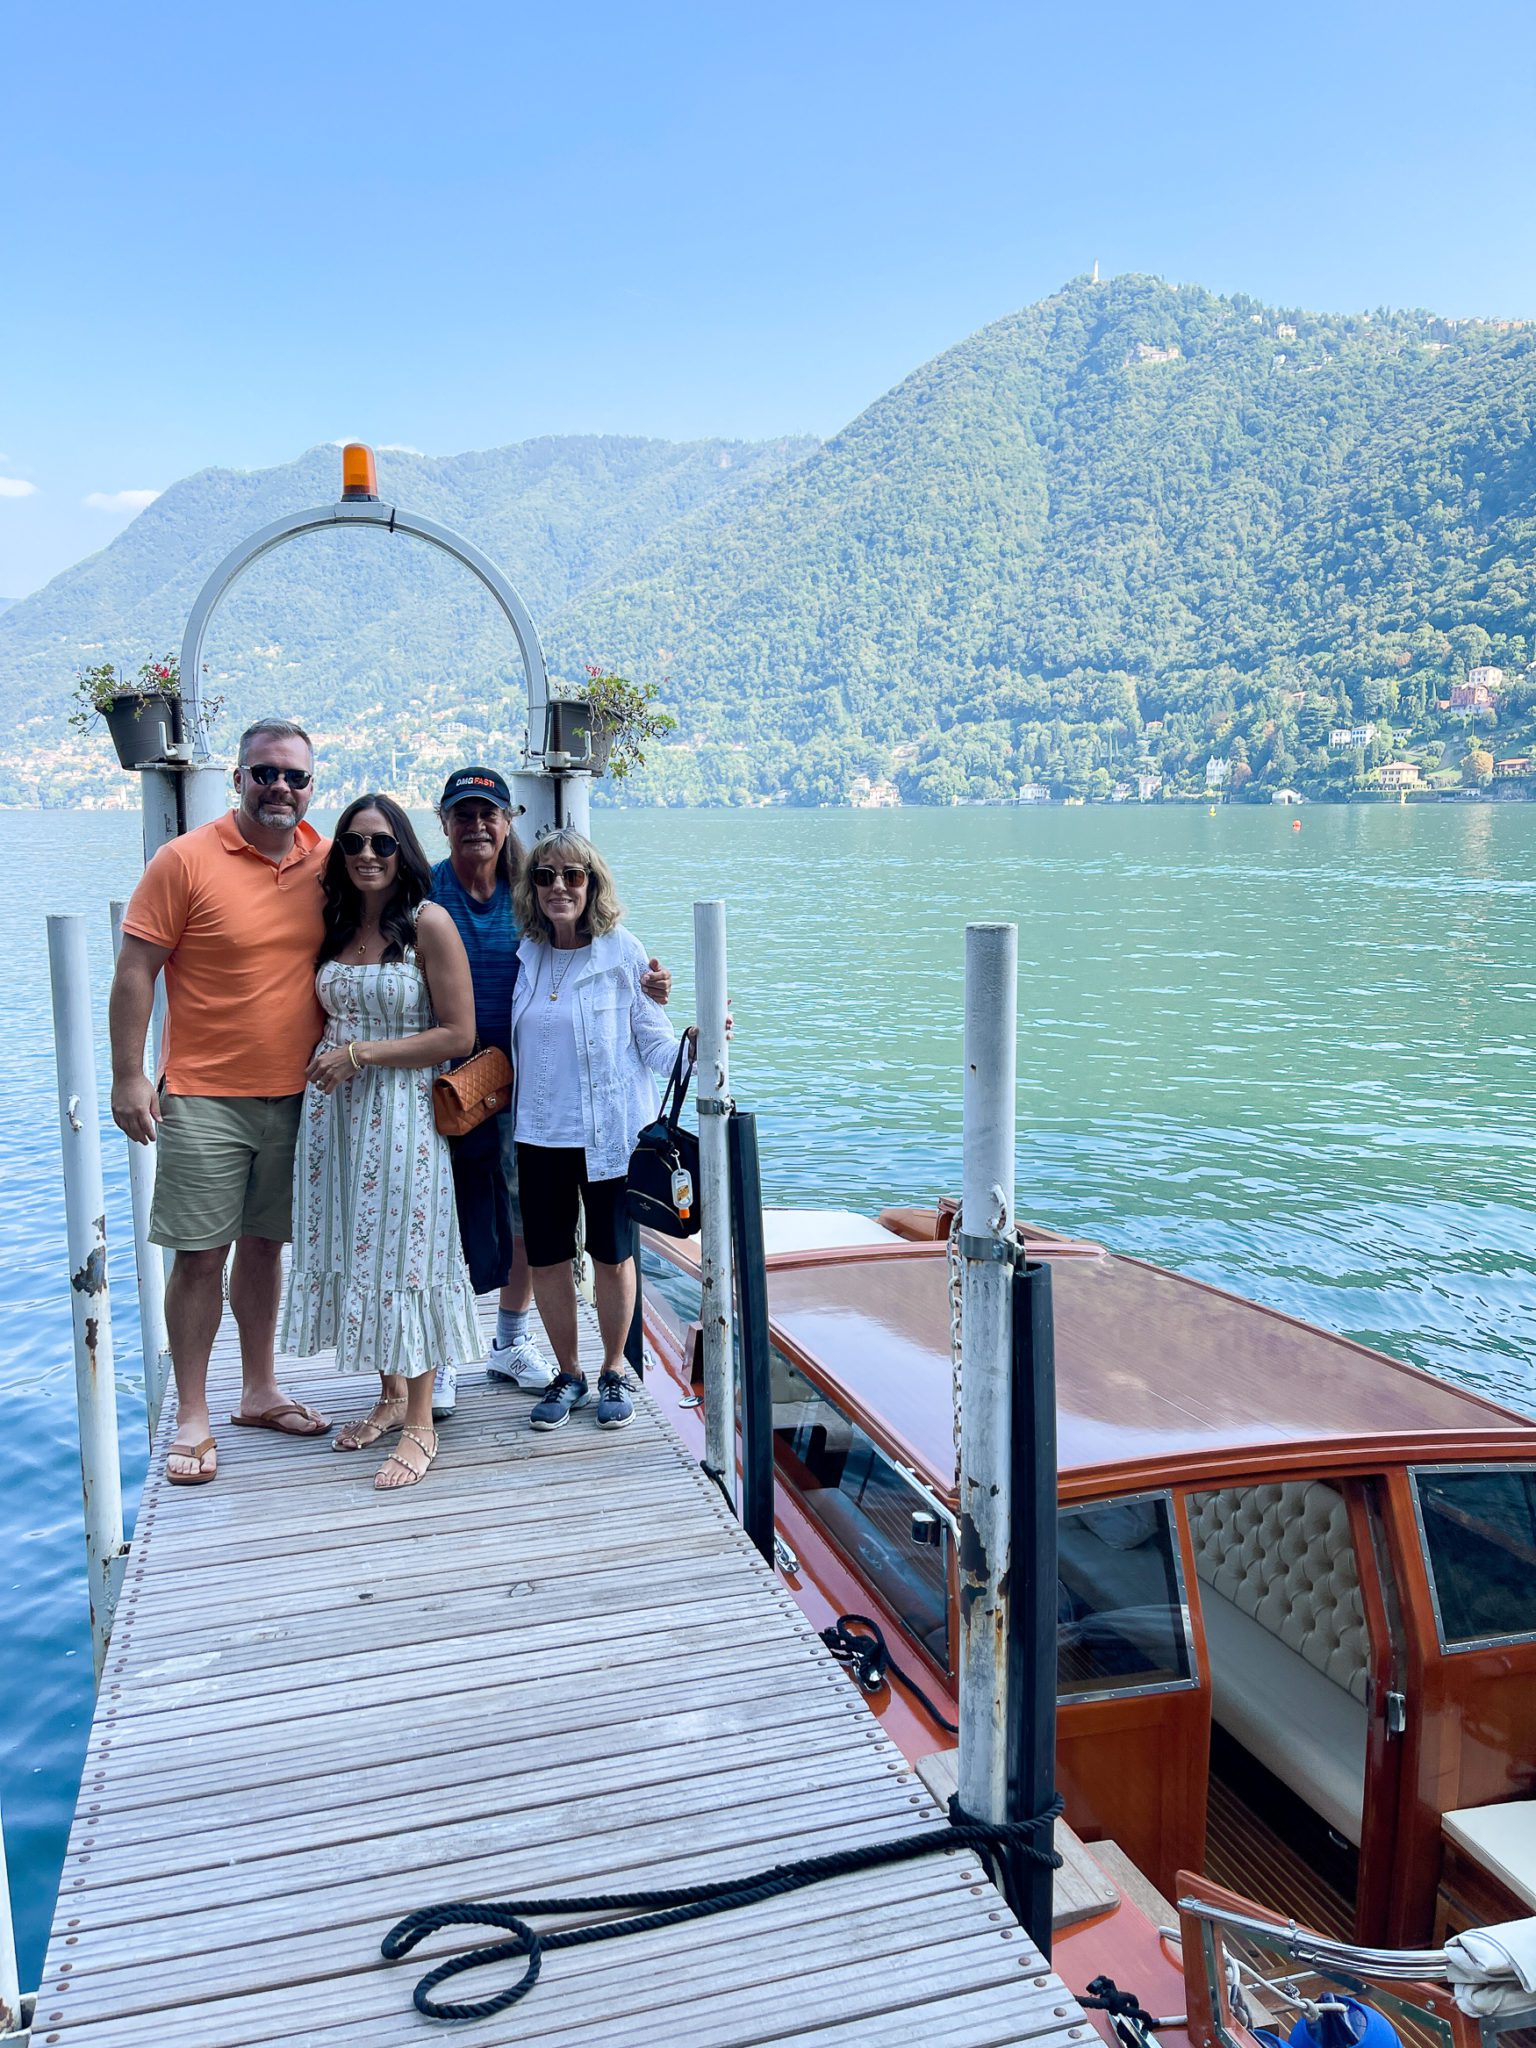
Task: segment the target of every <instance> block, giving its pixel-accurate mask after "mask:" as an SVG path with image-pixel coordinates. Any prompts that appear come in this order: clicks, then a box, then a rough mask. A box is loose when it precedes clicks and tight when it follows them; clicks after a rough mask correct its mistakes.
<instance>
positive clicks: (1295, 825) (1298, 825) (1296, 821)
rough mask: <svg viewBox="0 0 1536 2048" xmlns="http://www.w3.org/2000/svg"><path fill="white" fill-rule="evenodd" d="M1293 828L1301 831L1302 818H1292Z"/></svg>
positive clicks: (1294, 830)
mask: <svg viewBox="0 0 1536 2048" xmlns="http://www.w3.org/2000/svg"><path fill="white" fill-rule="evenodd" d="M1291 830H1292V831H1293V832H1299V831H1300V830H1301V820H1300V818H1292V820H1291Z"/></svg>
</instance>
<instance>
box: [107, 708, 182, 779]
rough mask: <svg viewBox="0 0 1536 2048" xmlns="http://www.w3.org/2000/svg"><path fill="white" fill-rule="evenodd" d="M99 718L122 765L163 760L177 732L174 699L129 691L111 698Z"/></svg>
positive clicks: (132, 766)
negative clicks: (110, 736)
mask: <svg viewBox="0 0 1536 2048" xmlns="http://www.w3.org/2000/svg"><path fill="white" fill-rule="evenodd" d="M102 717H103V718H104V719H105V720H106V722H107V731H108V732H109V733H110V734H111V735H112V744H113V746H114V747H116V749H117V758H118V760H119V761H121V763H122V764H123V766H124V767H125V768H145V767H147V766H148V765H149V763H150V762H152V761H163V760H164V759H165V758H166V756H167V755H168V753H169V752H170V748H171V742H172V740H173V739H174V737H175V732H176V702H175V699H174V698H171V697H150V696H141V695H140V694H139V692H138V691H137V690H134V691H130V692H129V693H128V694H127V695H126V696H123V697H114V698H113V700H112V703H111V704H110V705H109V706H108V708H107V709H106V710H105V711H104V712H103V713H102Z"/></svg>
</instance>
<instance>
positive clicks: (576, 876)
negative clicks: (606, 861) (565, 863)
mask: <svg viewBox="0 0 1536 2048" xmlns="http://www.w3.org/2000/svg"><path fill="white" fill-rule="evenodd" d="M587 873H588V871H587V869H586V868H535V869H534V870H533V886H534V887H535V888H536V889H553V887H554V886H555V884H556V882H564V884H565V886H566V887H567V889H579V888H580V887H581V885H582V883H583V882H584V881H586V879H587Z"/></svg>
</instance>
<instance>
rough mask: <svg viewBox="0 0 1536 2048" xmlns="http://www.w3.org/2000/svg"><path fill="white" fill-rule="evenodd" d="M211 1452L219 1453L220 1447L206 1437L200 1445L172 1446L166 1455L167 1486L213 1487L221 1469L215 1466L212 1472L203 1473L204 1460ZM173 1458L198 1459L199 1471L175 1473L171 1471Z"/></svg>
mask: <svg viewBox="0 0 1536 2048" xmlns="http://www.w3.org/2000/svg"><path fill="white" fill-rule="evenodd" d="M210 1451H213V1452H215V1453H217V1451H218V1445H217V1444H216V1443H215V1442H214V1440H213V1438H212V1437H211V1436H205V1437H204V1438H203V1440H202V1442H201V1443H200V1444H172V1445H171V1448H170V1449H169V1450H168V1451H167V1452H166V1454H165V1455H166V1460H167V1463H166V1470H165V1483H166V1485H167V1486H211V1485H212V1484H213V1482H214V1480H215V1479H217V1478H218V1476H219V1468H218V1466H217V1465H215V1466H214V1468H213V1470H212V1471H211V1472H205V1471H203V1469H202V1464H203V1460H204V1458H206V1457H207V1455H208V1453H209V1452H210ZM172 1458H196V1460H197V1464H198V1469H197V1471H195V1472H173V1471H172V1470H171V1469H170V1463H169V1461H170V1460H171V1459H172Z"/></svg>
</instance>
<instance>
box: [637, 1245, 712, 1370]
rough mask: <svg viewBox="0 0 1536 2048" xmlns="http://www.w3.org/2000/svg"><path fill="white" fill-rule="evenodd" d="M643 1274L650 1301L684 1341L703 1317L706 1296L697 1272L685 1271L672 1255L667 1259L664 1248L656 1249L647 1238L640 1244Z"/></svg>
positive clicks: (663, 1319)
mask: <svg viewBox="0 0 1536 2048" xmlns="http://www.w3.org/2000/svg"><path fill="white" fill-rule="evenodd" d="M640 1275H641V1285H642V1286H643V1288H644V1290H645V1299H646V1305H647V1306H648V1307H650V1308H653V1309H655V1311H656V1313H657V1314H658V1315H659V1316H660V1317H661V1320H662V1321H663V1322H664V1323H665V1324H666V1326H667V1328H668V1329H669V1330H670V1331H671V1332H672V1334H673V1336H674V1337H675V1338H676V1339H677V1340H678V1342H679V1343H680V1344H681V1343H682V1342H683V1340H684V1338H685V1336H686V1334H687V1329H688V1325H689V1324H690V1323H696V1322H697V1321H698V1320H699V1314H700V1309H701V1306H702V1303H703V1299H704V1289H703V1286H702V1284H701V1282H700V1280H699V1276H698V1275H697V1273H685V1272H684V1271H683V1270H682V1268H681V1267H680V1266H674V1265H673V1263H672V1261H671V1260H670V1259H664V1258H663V1257H662V1256H661V1254H660V1252H654V1251H652V1250H651V1247H650V1246H649V1245H648V1244H646V1243H644V1242H643V1241H642V1243H641V1246H640Z"/></svg>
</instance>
